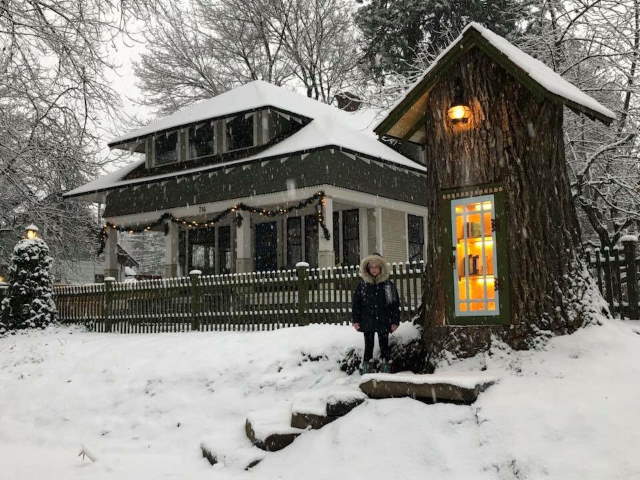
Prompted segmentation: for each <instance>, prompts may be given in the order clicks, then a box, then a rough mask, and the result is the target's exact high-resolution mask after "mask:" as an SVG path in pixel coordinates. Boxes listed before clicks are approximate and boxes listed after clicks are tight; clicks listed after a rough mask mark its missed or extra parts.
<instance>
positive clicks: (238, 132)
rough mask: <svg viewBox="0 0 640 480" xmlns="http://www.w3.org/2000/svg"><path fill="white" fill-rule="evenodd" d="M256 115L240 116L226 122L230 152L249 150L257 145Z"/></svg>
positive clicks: (228, 149)
mask: <svg viewBox="0 0 640 480" xmlns="http://www.w3.org/2000/svg"><path fill="white" fill-rule="evenodd" d="M254 121H255V114H254V113H248V114H246V115H238V116H237V117H233V118H231V119H228V120H227V121H226V135H227V148H226V150H227V151H228V152H230V151H232V150H239V149H241V148H249V147H253V146H254V145H255V141H254Z"/></svg>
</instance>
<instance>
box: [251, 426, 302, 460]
mask: <svg viewBox="0 0 640 480" xmlns="http://www.w3.org/2000/svg"><path fill="white" fill-rule="evenodd" d="M244 430H245V433H246V434H247V438H249V440H251V443H253V444H254V445H255V446H256V447H258V448H260V449H261V450H266V451H267V452H277V451H278V450H282V449H283V448H285V447H288V446H289V445H291V443H293V441H294V440H295V439H296V438H298V436H299V435H300V434H301V433H302V432H303V430H299V429H292V428H290V429H288V431H287V430H284V431H274V432H273V433H268V434H266V435H262V436H257V435H256V431H255V428H254V427H253V425H252V424H251V421H250V420H249V419H247V421H246V422H245V425H244Z"/></svg>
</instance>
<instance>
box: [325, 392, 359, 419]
mask: <svg viewBox="0 0 640 480" xmlns="http://www.w3.org/2000/svg"><path fill="white" fill-rule="evenodd" d="M357 393H360V392H357ZM365 399H366V397H365V396H364V395H363V396H362V397H361V396H358V395H352V396H348V397H347V396H343V397H340V396H330V397H329V398H328V399H327V415H328V416H330V417H342V416H343V415H346V414H347V413H349V412H350V411H351V410H353V409H354V408H356V407H357V406H358V405H360V404H361V403H363V402H364V401H365Z"/></svg>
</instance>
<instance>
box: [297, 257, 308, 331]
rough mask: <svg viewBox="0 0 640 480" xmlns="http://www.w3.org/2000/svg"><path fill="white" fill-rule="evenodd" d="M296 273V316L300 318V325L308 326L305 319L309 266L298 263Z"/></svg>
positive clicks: (304, 263)
mask: <svg viewBox="0 0 640 480" xmlns="http://www.w3.org/2000/svg"><path fill="white" fill-rule="evenodd" d="M296 271H297V272H298V315H299V316H300V320H299V324H300V325H309V319H308V318H307V314H306V313H307V308H308V302H309V264H308V263H306V262H298V263H297V264H296Z"/></svg>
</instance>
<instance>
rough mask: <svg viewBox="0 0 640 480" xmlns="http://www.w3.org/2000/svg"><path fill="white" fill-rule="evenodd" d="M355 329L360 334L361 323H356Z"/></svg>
mask: <svg viewBox="0 0 640 480" xmlns="http://www.w3.org/2000/svg"><path fill="white" fill-rule="evenodd" d="M353 328H355V329H356V330H357V331H358V332H359V331H360V324H359V323H354V324H353Z"/></svg>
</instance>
